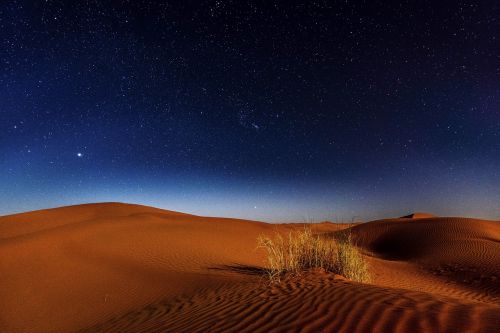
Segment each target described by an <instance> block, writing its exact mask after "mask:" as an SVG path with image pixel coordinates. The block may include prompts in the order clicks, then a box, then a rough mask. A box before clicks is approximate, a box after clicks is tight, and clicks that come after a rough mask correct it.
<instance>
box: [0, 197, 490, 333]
mask: <svg viewBox="0 0 500 333" xmlns="http://www.w3.org/2000/svg"><path fill="white" fill-rule="evenodd" d="M408 217H411V219H409V218H408ZM408 217H405V218H399V219H387V220H379V221H373V222H368V223H362V224H356V225H354V226H352V227H350V228H349V226H348V225H338V224H333V223H321V224H317V225H313V230H314V231H315V232H317V233H320V234H322V235H323V236H324V237H331V236H332V235H334V234H335V233H342V232H348V231H349V232H351V235H352V237H353V239H354V240H355V242H356V244H357V246H358V247H359V248H360V249H361V250H362V251H363V253H364V255H365V258H366V259H367V261H368V263H369V268H370V271H371V273H372V279H373V281H372V283H371V284H360V283H355V282H351V281H348V280H346V279H343V278H341V277H339V276H336V275H333V274H328V273H322V272H310V273H305V274H303V275H301V276H300V277H289V278H286V279H285V280H284V281H282V282H281V283H279V284H274V285H270V284H269V282H268V281H267V280H266V279H265V278H264V277H263V276H262V273H261V268H262V267H263V265H265V262H264V253H263V252H262V251H261V250H259V249H256V245H257V243H256V239H257V237H258V236H259V235H260V234H269V235H272V234H273V233H274V232H275V231H279V232H282V231H287V230H291V229H294V228H300V225H293V224H282V225H275V224H267V223H262V222H253V221H245V220H237V219H225V218H208V217H199V216H193V215H189V214H182V213H177V212H171V211H165V210H160V209H156V208H151V207H145V206H139V205H129V204H119V203H102V204H88V205H79V206H71V207H62V208H56V209H48V210H41V211H35V212H29V213H23V214H16V215H10V216H4V217H0V332H6V333H17V332H33V333H37V332H43V333H45V332H295V331H303V332H499V331H500V223H499V222H496V221H484V220H475V219H465V218H445V217H432V216H428V215H427V214H422V213H418V214H412V215H411V216H408Z"/></svg>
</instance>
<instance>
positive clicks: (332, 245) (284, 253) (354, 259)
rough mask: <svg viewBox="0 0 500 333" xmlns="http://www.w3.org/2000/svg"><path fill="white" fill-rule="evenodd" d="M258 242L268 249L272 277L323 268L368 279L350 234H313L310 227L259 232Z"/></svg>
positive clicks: (364, 280) (352, 278)
mask: <svg viewBox="0 0 500 333" xmlns="http://www.w3.org/2000/svg"><path fill="white" fill-rule="evenodd" d="M258 245H259V247H261V248H264V249H265V250H266V251H267V263H268V267H267V268H266V272H267V274H268V276H269V278H270V280H271V281H279V280H280V278H281V277H282V276H283V275H285V274H288V273H291V274H300V273H301V272H302V271H304V270H308V269H312V268H320V269H324V270H325V271H329V272H333V273H337V274H340V275H343V276H345V277H347V278H349V279H351V280H354V281H358V282H368V281H369V275H368V269H367V266H366V263H365V261H364V260H363V257H362V256H361V254H360V253H359V251H358V249H357V248H356V246H354V245H353V243H352V241H351V237H350V236H344V237H342V238H339V239H338V240H332V239H325V238H322V237H320V236H319V235H313V233H312V231H311V229H310V228H304V229H303V230H302V231H295V232H289V233H288V236H286V237H283V236H282V235H281V234H279V233H276V236H275V237H274V239H272V238H270V237H267V236H259V238H258Z"/></svg>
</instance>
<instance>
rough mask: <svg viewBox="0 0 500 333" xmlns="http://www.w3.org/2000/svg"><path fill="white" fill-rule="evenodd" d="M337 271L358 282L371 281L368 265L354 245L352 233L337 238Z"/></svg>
mask: <svg viewBox="0 0 500 333" xmlns="http://www.w3.org/2000/svg"><path fill="white" fill-rule="evenodd" d="M336 243H337V260H338V262H337V266H336V268H337V271H336V272H335V273H337V274H340V275H343V276H345V277H346V278H348V279H351V280H353V281H358V282H370V274H369V273H368V265H367V264H366V261H365V260H364V259H363V257H362V256H361V253H360V252H359V250H358V248H357V247H356V246H355V245H354V243H353V241H352V238H351V235H350V234H347V235H343V237H340V238H338V239H337V242H336Z"/></svg>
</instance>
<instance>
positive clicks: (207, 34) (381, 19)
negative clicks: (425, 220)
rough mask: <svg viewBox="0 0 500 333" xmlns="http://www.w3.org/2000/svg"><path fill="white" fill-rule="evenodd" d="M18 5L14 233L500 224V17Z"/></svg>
mask: <svg viewBox="0 0 500 333" xmlns="http://www.w3.org/2000/svg"><path fill="white" fill-rule="evenodd" d="M159 3H160V1H158V2H154V1H55V0H47V1H3V2H2V3H1V4H0V29H1V30H0V38H1V39H0V102H1V104H0V214H8V213H13V212H19V211H26V210H33V209H39V208H47V207H54V206H61V205H66V204H76V203H82V202H98V201H125V202H132V203H142V204H147V205H153V206H157V207H161V208H166V209H172V210H179V211H185V212H191V213H196V214H201V215H217V216H234V217H244V218H251V219H261V220H268V221H284V220H299V221H300V220H303V219H315V220H321V219H330V220H332V219H337V220H342V219H343V220H350V219H351V218H353V217H356V219H363V220H368V219H373V218H378V217H385V216H397V215H402V214H407V213H410V212H412V211H430V212H433V213H435V214H439V215H461V216H477V217H483V218H490V219H500V58H499V57H500V52H499V47H498V45H499V43H500V35H499V33H498V32H499V31H500V22H499V20H500V19H499V18H500V5H499V4H498V2H497V1H482V2H480V3H479V2H478V3H474V2H461V1H452V2H449V3H445V2H441V1H438V2H436V1H428V2H424V1H418V2H417V1H415V2H413V4H412V3H405V2H400V3H401V4H398V5H395V4H389V3H387V4H375V2H371V1H368V3H365V4H361V2H358V3H356V2H351V1H338V2H330V1H302V2H298V3H292V2H290V1H286V2H285V1H283V2H271V1H259V2H253V1H252V2H249V1H222V0H221V1H206V2H203V3H201V2H200V1H178V2H177V3H176V4H174V3H175V2H170V4H159Z"/></svg>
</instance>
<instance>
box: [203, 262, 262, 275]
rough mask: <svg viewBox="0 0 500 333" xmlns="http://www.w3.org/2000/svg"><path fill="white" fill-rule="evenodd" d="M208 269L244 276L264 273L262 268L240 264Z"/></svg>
mask: <svg viewBox="0 0 500 333" xmlns="http://www.w3.org/2000/svg"><path fill="white" fill-rule="evenodd" d="M208 269H210V270H217V271H224V272H232V273H238V274H244V275H263V274H265V273H266V270H265V269H264V268H263V267H258V266H250V265H241V264H232V265H219V266H215V267H208Z"/></svg>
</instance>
